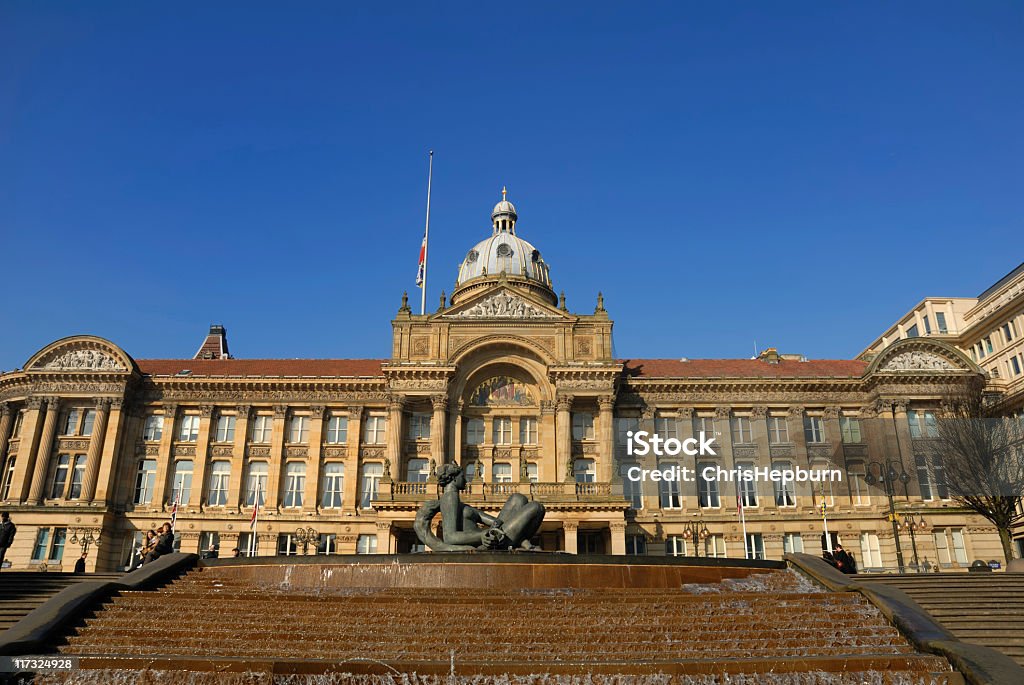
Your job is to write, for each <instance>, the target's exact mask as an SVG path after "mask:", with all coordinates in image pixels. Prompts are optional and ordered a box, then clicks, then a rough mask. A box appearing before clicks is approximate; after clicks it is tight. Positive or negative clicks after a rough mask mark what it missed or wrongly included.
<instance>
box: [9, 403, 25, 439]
mask: <svg viewBox="0 0 1024 685" xmlns="http://www.w3.org/2000/svg"><path fill="white" fill-rule="evenodd" d="M24 422H25V410H24V409H23V410H21V411H18V412H15V414H14V427H13V428H12V429H11V437H12V438H20V437H21V426H22V424H23V423H24Z"/></svg>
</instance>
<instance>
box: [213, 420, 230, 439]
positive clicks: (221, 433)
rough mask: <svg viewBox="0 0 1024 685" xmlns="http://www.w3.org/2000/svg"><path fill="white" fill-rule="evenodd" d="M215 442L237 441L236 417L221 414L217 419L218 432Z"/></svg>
mask: <svg viewBox="0 0 1024 685" xmlns="http://www.w3.org/2000/svg"><path fill="white" fill-rule="evenodd" d="M214 440H216V441H217V442H234V441H235V415H234V414H221V415H220V416H218V417H217V432H216V436H215V437H214Z"/></svg>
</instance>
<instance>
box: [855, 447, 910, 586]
mask: <svg viewBox="0 0 1024 685" xmlns="http://www.w3.org/2000/svg"><path fill="white" fill-rule="evenodd" d="M875 468H877V469H878V475H877V476H876V475H875ZM864 470H865V474H864V482H865V483H867V484H868V485H874V484H876V483H882V484H883V486H884V487H885V494H886V497H888V498H889V516H888V519H889V521H890V522H891V523H892V537H893V539H894V540H895V541H896V563H897V564H898V565H899V568H900V573H905V572H906V565H905V564H904V562H903V547H902V546H901V545H900V529H899V523H898V521H897V519H896V503H895V501H894V499H893V498H894V496H895V494H896V483H897V482H899V483H903V489H904V492H906V488H907V483H909V482H910V474H908V473H907V470H906V469H905V468H904V467H903V462H902V461H897V460H895V459H892V458H891V457H886V459H885V462H884V463H883V462H877V461H872V462H868V463H867V464H865V465H864Z"/></svg>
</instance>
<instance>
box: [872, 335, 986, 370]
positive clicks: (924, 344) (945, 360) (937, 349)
mask: <svg viewBox="0 0 1024 685" xmlns="http://www.w3.org/2000/svg"><path fill="white" fill-rule="evenodd" d="M915 372H916V373H930V374H934V373H936V372H938V373H943V372H946V373H949V372H960V373H976V374H982V373H984V372H983V371H982V370H981V368H980V367H979V366H978V365H977V364H975V363H974V362H972V361H971V360H970V359H968V358H967V356H966V355H965V354H964V353H963V352H961V351H960V350H958V349H957V348H955V347H953V346H952V345H950V344H949V343H946V342H942V341H941V340H933V339H929V338H904V339H902V340H897V341H896V342H894V343H893V344H891V345H889V346H888V347H886V348H885V349H884V350H882V351H881V352H879V353H878V356H876V357H875V358H874V359H873V360H872V362H871V363H870V364H869V365H868V368H867V369H866V370H865V371H864V375H865V376H870V375H872V374H876V373H915Z"/></svg>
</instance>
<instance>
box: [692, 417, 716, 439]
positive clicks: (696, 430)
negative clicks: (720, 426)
mask: <svg viewBox="0 0 1024 685" xmlns="http://www.w3.org/2000/svg"><path fill="white" fill-rule="evenodd" d="M701 433H704V435H705V436H713V435H714V434H715V419H714V417H711V416H696V417H694V419H693V436H694V437H695V438H699V437H700V434H701Z"/></svg>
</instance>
